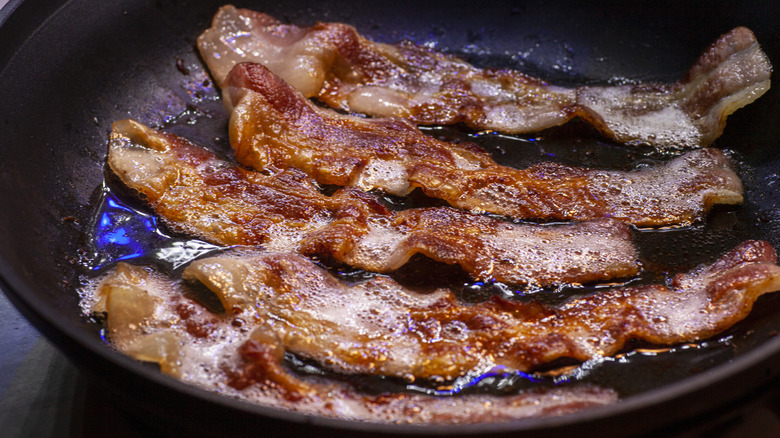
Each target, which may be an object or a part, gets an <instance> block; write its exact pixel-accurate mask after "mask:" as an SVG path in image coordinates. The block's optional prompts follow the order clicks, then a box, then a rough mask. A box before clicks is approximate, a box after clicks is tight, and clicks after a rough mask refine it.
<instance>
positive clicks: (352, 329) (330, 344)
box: [183, 241, 780, 381]
mask: <svg viewBox="0 0 780 438" xmlns="http://www.w3.org/2000/svg"><path fill="white" fill-rule="evenodd" d="M183 277H184V278H185V279H197V280H198V281H200V282H202V283H203V284H204V285H205V286H207V287H208V288H209V289H210V290H212V291H213V292H214V293H215V294H216V295H217V296H218V297H219V299H220V300H221V301H222V303H223V305H224V307H225V308H227V309H233V311H234V312H236V313H237V314H240V315H242V318H244V319H251V320H254V321H258V327H257V328H255V331H254V333H253V334H252V336H251V338H250V339H251V341H252V342H256V343H257V344H258V345H270V346H271V347H268V348H275V349H278V350H279V353H278V357H281V355H282V353H281V352H282V351H287V352H291V353H294V354H296V355H298V356H301V357H305V358H308V359H310V360H314V361H316V362H317V363H318V364H320V365H321V366H322V367H325V368H327V369H330V370H332V371H334V372H338V373H347V374H361V375H363V374H369V375H382V376H394V377H399V378H405V379H407V380H413V379H416V378H423V379H433V380H434V381H451V380H453V379H455V378H458V377H461V376H464V375H467V374H469V373H475V372H476V373H480V372H486V371H488V370H490V369H492V368H494V367H497V366H500V367H505V368H509V369H513V370H517V371H529V370H534V369H536V368H537V367H539V366H541V365H544V364H547V363H550V362H551V361H554V360H556V359H559V358H572V359H576V360H579V361H585V360H589V359H594V358H599V357H605V356H611V355H614V354H615V353H617V352H618V351H619V350H620V349H621V348H623V346H624V345H625V344H626V342H627V341H628V340H630V339H641V340H645V341H649V342H652V343H655V344H665V345H673V344H678V343H683V342H691V341H696V340H701V339H706V338H708V337H710V336H713V335H715V334H717V333H719V332H721V331H723V330H725V329H726V328H728V327H730V326H732V325H733V324H735V323H736V322H738V321H740V320H741V319H743V318H744V317H745V316H747V314H748V313H749V312H750V310H751V308H752V306H753V303H754V302H755V301H756V299H757V298H758V297H759V296H761V295H762V294H765V293H768V292H773V291H778V290H780V266H777V254H776V253H775V251H774V249H773V248H772V247H771V245H770V244H769V243H767V242H764V241H747V242H744V243H742V244H740V245H739V246H737V247H736V248H734V249H733V250H732V251H730V252H728V253H726V254H725V255H723V256H722V257H721V259H719V260H718V261H716V262H714V263H713V264H711V265H709V266H705V267H702V268H699V269H696V270H694V271H692V272H689V273H687V274H679V275H677V276H676V277H675V278H674V280H673V281H672V282H671V285H670V287H667V286H663V285H651V286H639V287H623V288H617V289H612V290H608V291H604V292H600V293H596V294H593V295H590V296H585V297H579V298H573V299H571V300H569V301H568V302H566V303H565V304H563V305H562V306H560V307H551V306H547V305H543V304H540V303H537V302H517V301H508V300H506V299H501V298H497V297H495V298H493V299H491V300H489V301H486V302H481V303H478V304H474V305H465V304H462V303H460V302H459V301H458V300H456V298H455V296H454V294H453V292H451V291H449V290H446V289H439V290H437V291H435V292H432V293H419V292H415V291H412V290H410V289H407V288H405V287H402V286H401V285H399V284H397V283H396V282H394V281H393V280H391V279H389V278H386V277H377V278H374V279H372V280H368V281H366V282H362V283H358V284H354V285H348V284H345V283H344V282H341V281H339V280H337V279H336V278H334V277H333V276H332V275H331V274H329V273H328V272H326V271H324V270H323V269H322V268H319V267H317V266H316V265H314V264H313V263H312V262H311V261H309V260H307V259H305V258H303V257H301V256H298V255H291V254H260V255H256V256H244V257H214V258H208V259H201V260H197V261H195V262H193V263H192V264H191V265H190V266H188V267H187V268H186V269H185V271H184V273H183Z"/></svg>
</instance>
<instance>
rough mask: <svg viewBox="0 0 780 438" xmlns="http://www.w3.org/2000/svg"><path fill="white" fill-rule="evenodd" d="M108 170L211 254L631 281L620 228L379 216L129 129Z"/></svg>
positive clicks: (525, 281) (536, 278) (529, 278)
mask: <svg viewBox="0 0 780 438" xmlns="http://www.w3.org/2000/svg"><path fill="white" fill-rule="evenodd" d="M108 164H109V166H110V167H111V169H112V170H113V171H114V173H115V174H116V175H118V176H119V178H120V179H121V180H122V182H123V183H124V184H126V185H127V186H128V187H130V188H132V189H135V190H137V191H138V192H140V193H141V194H142V195H143V196H144V198H145V199H146V201H147V202H149V204H150V205H151V206H152V208H153V209H154V210H155V212H156V213H157V214H158V215H159V216H161V217H162V218H163V219H164V220H165V221H166V222H167V224H168V225H169V226H171V227H172V228H173V229H175V230H177V231H181V232H184V233H187V234H190V235H195V236H198V237H201V238H204V239H206V240H208V241H210V242H213V243H216V244H220V245H226V246H229V245H263V246H264V247H265V248H266V249H269V250H276V251H288V252H289V251H298V252H302V253H305V254H308V255H312V256H320V257H326V258H331V259H334V260H335V261H336V262H341V263H346V264H349V265H352V266H355V267H358V268H363V269H368V270H372V271H376V272H389V271H393V270H396V269H398V268H399V267H401V266H402V265H404V264H405V263H406V262H407V261H408V260H409V258H410V257H411V256H412V255H414V254H418V253H419V254H423V255H425V256H427V257H429V258H431V259H434V260H437V261H440V262H445V263H450V264H459V265H460V266H461V267H462V268H463V269H464V270H465V271H466V272H467V273H468V274H469V275H471V276H472V277H473V278H475V279H480V280H496V281H501V282H505V283H512V284H521V285H528V286H545V285H552V284H561V283H583V282H592V281H603V280H607V279H614V278H621V277H627V276H631V275H634V274H636V272H637V271H638V264H637V255H636V250H635V249H634V247H633V245H632V243H631V235H630V231H629V230H628V227H627V226H626V225H624V224H622V223H620V222H618V221H615V220H609V219H604V220H600V221H595V222H593V223H579V224H563V225H562V224H558V225H547V226H543V225H530V224H513V223H509V222H504V221H500V220H497V219H493V218H488V217H482V216H476V215H472V214H469V213H466V212H462V211H458V210H454V209H451V208H448V207H442V208H427V209H411V210H406V211H402V212H395V211H391V210H389V209H387V208H386V207H385V206H384V205H383V204H381V203H380V202H379V200H378V199H377V198H376V197H375V196H374V195H371V194H367V193H364V192H361V191H359V190H355V189H351V188H345V189H342V190H340V191H338V192H337V193H335V194H334V195H333V196H331V197H328V196H325V195H323V194H322V193H320V192H319V191H318V190H317V187H316V186H315V184H314V182H313V181H311V180H310V179H308V178H306V177H305V176H304V175H302V174H301V172H299V171H295V170H288V171H285V172H279V173H275V174H272V175H264V174H262V173H259V172H253V171H248V170H244V169H242V168H239V167H237V166H235V165H233V164H230V163H228V162H226V161H224V160H220V159H218V158H217V157H216V156H215V155H214V154H213V153H212V152H209V151H208V150H206V149H204V148H201V147H199V146H195V145H193V144H191V143H189V142H187V141H185V140H184V139H182V138H179V137H176V136H174V135H171V134H166V133H163V132H159V131H155V130H153V129H150V128H148V127H145V126H143V125H141V124H139V123H137V122H134V121H132V120H124V121H119V122H116V123H115V124H114V130H113V132H112V134H111V140H110V145H109V155H108Z"/></svg>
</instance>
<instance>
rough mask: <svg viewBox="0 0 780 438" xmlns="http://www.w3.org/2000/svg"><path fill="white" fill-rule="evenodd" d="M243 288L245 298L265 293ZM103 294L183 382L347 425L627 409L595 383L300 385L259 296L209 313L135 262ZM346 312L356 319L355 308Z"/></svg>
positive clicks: (136, 352)
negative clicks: (260, 330)
mask: <svg viewBox="0 0 780 438" xmlns="http://www.w3.org/2000/svg"><path fill="white" fill-rule="evenodd" d="M267 255H268V256H269V257H281V258H276V259H275V260H276V262H281V263H284V259H285V258H288V257H289V258H290V260H291V261H292V263H304V265H303V266H304V267H305V268H306V270H305V271H302V272H299V273H295V274H293V275H294V276H301V278H308V279H309V280H316V278H313V277H312V276H311V274H312V272H310V271H308V270H309V269H311V268H314V269H315V272H314V274H315V277H316V275H319V272H318V271H316V270H317V269H318V268H315V267H314V265H312V264H310V262H306V261H305V259H303V258H302V257H300V256H295V255H291V254H286V255H283V254H275V255H270V254H267ZM269 261H271V259H269ZM286 273H289V271H285V274H286ZM213 279H214V278H213V277H212V280H213ZM269 279H270V278H269ZM287 280H289V279H285V281H287ZM278 284H280V285H281V283H278ZM226 286H227V284H226ZM234 286H235V287H237V288H238V289H237V290H236V291H237V292H238V291H240V293H241V294H243V293H244V292H245V291H250V290H255V289H256V288H263V287H265V286H263V285H252V284H248V283H247V284H241V285H239V284H236V285H234ZM341 286H343V284H342V285H341ZM258 290H259V289H258ZM96 292H97V293H96V295H95V296H93V297H91V298H92V299H93V300H94V302H93V307H92V310H93V311H94V312H97V313H100V314H105V315H107V318H106V321H107V328H108V335H109V338H110V340H111V344H112V345H113V346H115V347H116V348H117V349H119V350H120V351H122V352H124V353H126V354H128V355H129V356H131V357H134V358H136V359H138V360H141V361H146V362H153V363H157V364H159V365H160V369H161V371H162V372H163V373H165V374H167V375H170V376H172V377H175V378H177V379H180V380H182V381H183V382H186V383H188V384H191V385H195V386H197V387H200V388H203V389H206V390H209V391H217V392H219V393H221V394H225V395H228V396H232V397H236V398H239V399H242V400H245V401H247V402H251V403H258V404H263V405H266V406H274V407H277V408H282V409H289V410H293V411H298V412H301V413H305V414H309V415H318V416H327V417H336V418H340V419H345V420H360V421H372V422H387V423H415V424H419V423H424V424H431V423H479V422H496V421H511V420H517V419H521V418H527V417H540V416H551V415H562V414H566V413H569V412H575V411H578V410H582V409H586V408H590V407H597V406H604V405H607V404H611V403H614V402H615V401H617V393H616V392H615V391H613V390H611V389H607V388H601V387H597V386H594V385H589V384H574V385H565V386H559V387H555V388H544V387H538V388H534V389H529V390H526V391H521V392H518V393H515V394H511V395H504V396H499V395H486V394H472V395H460V396H453V397H437V396H428V395H424V394H420V393H414V392H398V393H389V392H387V393H382V394H375V395H371V394H368V393H366V392H365V391H361V390H360V389H359V388H355V387H353V386H351V385H349V384H345V383H343V382H339V381H337V380H333V379H325V378H318V377H316V376H308V377H306V378H304V377H299V376H297V375H295V374H294V373H293V372H291V371H290V370H289V369H287V368H286V367H285V366H284V365H283V363H282V355H283V354H284V349H283V348H282V347H281V346H280V345H278V344H276V343H273V342H261V341H260V339H262V337H261V336H259V334H255V333H254V329H255V328H256V327H257V326H258V324H263V322H262V321H260V320H258V319H256V318H254V317H252V316H251V315H250V314H248V313H246V312H245V310H246V307H245V306H246V305H249V304H250V303H249V300H248V298H250V297H249V295H244V296H243V297H241V296H239V295H238V294H236V295H234V296H231V297H228V296H224V295H223V298H227V299H228V302H230V303H231V304H236V305H238V307H236V308H235V309H234V310H230V311H221V310H217V311H213V310H209V307H207V306H205V305H204V304H203V302H202V301H199V300H197V299H194V298H193V294H192V293H190V292H188V287H186V286H185V285H183V284H182V283H180V282H178V281H174V280H172V279H170V278H167V277H165V276H163V275H161V274H159V273H157V272H154V271H153V270H151V269H149V268H143V267H139V266H133V265H129V264H127V263H119V265H118V266H117V267H116V269H115V270H113V271H111V272H110V273H109V274H107V275H106V276H105V277H104V278H103V279H102V281H101V282H100V285H99V286H98V287H97V289H96ZM334 292H335V291H334ZM376 292H377V293H384V292H390V293H392V292H393V290H387V291H382V290H377V291H376ZM340 313H341V315H343V316H345V317H346V316H348V315H350V311H345V309H341V312H340Z"/></svg>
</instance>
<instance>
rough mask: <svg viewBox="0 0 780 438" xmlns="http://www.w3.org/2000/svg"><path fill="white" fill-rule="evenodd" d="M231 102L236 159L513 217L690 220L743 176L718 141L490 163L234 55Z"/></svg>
mask: <svg viewBox="0 0 780 438" xmlns="http://www.w3.org/2000/svg"><path fill="white" fill-rule="evenodd" d="M225 97H226V98H225V100H226V102H228V103H229V104H231V105H234V108H233V113H232V116H231V121H230V140H231V144H232V146H233V148H234V149H235V151H236V156H237V158H238V160H239V162H240V163H242V164H244V165H246V166H250V167H253V168H255V169H258V170H261V169H267V168H277V169H287V168H289V167H295V168H298V169H301V170H303V171H305V172H306V173H308V174H309V175H312V176H313V177H314V178H315V179H316V180H317V181H319V182H320V183H323V184H335V185H342V186H353V187H358V188H360V189H362V190H372V189H381V190H383V191H385V192H387V193H391V194H395V195H405V194H408V193H409V192H411V191H412V190H413V189H414V188H415V187H421V188H422V189H423V190H424V192H425V193H426V194H427V195H429V196H432V197H437V198H441V199H444V200H445V201H447V202H448V203H449V204H450V205H452V206H454V207H458V208H462V209H466V210H470V211H472V212H475V213H479V212H486V211H487V212H491V213H497V214H501V215H505V216H510V217H513V218H518V219H526V218H534V219H535V218H543V219H558V220H560V219H563V220H588V219H595V218H602V217H612V218H616V219H619V220H622V221H625V222H628V223H631V224H635V225H640V226H664V225H672V224H690V223H692V222H694V221H696V220H697V219H700V218H702V217H703V216H704V215H705V214H706V213H707V212H708V211H709V210H710V209H711V207H712V206H713V205H715V204H738V203H741V202H742V183H741V182H740V180H739V178H738V177H737V175H736V174H735V173H734V172H733V171H732V170H731V166H730V163H729V160H728V159H727V158H726V157H725V156H724V154H723V153H722V152H721V151H719V150H716V149H703V150H698V151H693V152H689V153H687V154H685V155H683V156H682V157H679V158H676V159H674V160H672V161H670V162H669V163H667V164H665V165H661V166H657V167H655V168H648V169H643V170H639V171H633V172H618V171H602V170H592V169H582V168H575V167H568V166H564V165H560V164H554V163H544V164H539V165H536V166H532V167H530V168H528V169H522V170H519V169H513V168H510V167H506V166H500V165H498V164H497V163H496V162H495V161H493V159H492V158H491V157H490V156H489V155H488V154H487V153H486V152H485V151H483V150H481V149H479V148H477V147H476V146H474V145H470V144H451V143H445V142H442V141H439V140H436V139H434V138H432V137H429V136H426V135H424V134H423V133H422V132H420V131H419V130H418V129H417V128H416V127H415V126H414V125H412V124H410V123H408V122H406V121H402V120H399V119H364V118H359V117H354V116H347V115H340V114H337V113H336V112H334V111H331V110H327V109H323V108H319V107H317V106H315V105H314V104H312V103H311V102H310V101H309V100H307V99H305V98H304V97H303V95H301V94H300V93H299V92H298V91H296V90H295V89H293V88H292V87H291V86H289V85H288V84H287V83H285V82H284V81H282V80H281V79H279V78H278V77H277V76H275V75H274V74H273V73H271V72H270V71H269V70H268V69H266V68H265V67H263V66H262V65H260V64H239V65H237V66H236V67H235V68H234V69H233V70H232V71H231V72H230V74H229V75H228V77H227V80H226V82H225Z"/></svg>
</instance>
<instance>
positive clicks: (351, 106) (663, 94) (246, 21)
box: [198, 5, 772, 148]
mask: <svg viewBox="0 0 780 438" xmlns="http://www.w3.org/2000/svg"><path fill="white" fill-rule="evenodd" d="M198 47H199V49H200V52H201V55H202V56H203V59H204V60H205V61H206V63H207V64H208V67H209V69H210V70H211V73H212V75H213V77H214V78H215V79H216V81H217V83H218V84H220V85H221V84H222V83H223V81H224V80H225V78H226V77H227V74H228V72H229V71H230V69H231V68H233V66H234V65H236V64H239V63H241V62H257V63H261V64H264V65H265V66H267V67H268V68H269V69H270V70H271V71H273V72H274V73H276V74H277V75H279V76H280V77H282V78H283V79H284V80H285V81H287V82H289V83H290V84H291V85H293V86H294V87H296V88H297V89H299V90H300V91H301V92H302V93H303V94H304V95H305V96H307V97H316V98H318V99H319V100H321V101H323V102H326V103H327V104H329V105H331V106H332V107H334V108H339V109H343V110H347V111H354V112H361V113H365V114H370V115H373V116H382V117H387V116H394V117H403V118H407V119H409V120H412V121H413V122H415V123H418V124H438V125H441V124H452V123H463V124H466V125H468V126H470V127H472V128H476V129H480V130H483V129H489V130H498V131H502V132H507V133H524V132H536V131H540V130H542V129H545V128H549V127H552V126H557V125H561V124H563V123H565V122H567V121H569V120H571V119H572V118H574V117H577V116H579V117H582V118H583V119H585V120H587V121H589V122H590V123H591V124H593V126H594V127H596V128H597V129H598V130H599V131H601V132H602V133H603V134H604V135H605V136H607V137H609V138H612V139H614V140H615V141H618V142H621V143H627V144H646V145H652V146H655V147H659V148H690V147H703V146H707V145H709V144H711V143H712V142H713V141H714V140H715V139H716V138H717V137H718V136H720V135H721V133H722V132H723V129H724V127H725V124H726V117H727V116H728V115H729V114H731V113H733V112H734V111H736V110H737V109H739V108H741V107H743V106H745V105H747V104H749V103H751V102H753V101H754V100H755V99H757V98H758V97H760V96H761V95H762V94H763V93H765V92H766V91H767V90H768V89H769V86H770V75H771V72H772V68H771V65H770V63H769V60H768V59H767V57H766V55H765V54H764V53H763V51H762V50H761V48H760V46H759V44H758V42H757V41H756V39H755V36H754V35H753V33H752V32H751V31H750V30H749V29H746V28H742V27H741V28H736V29H734V30H732V31H731V32H728V33H726V34H724V35H723V36H721V37H720V38H718V39H717V40H716V41H715V42H714V43H713V44H712V45H711V46H710V47H709V48H707V49H706V50H705V51H704V53H703V54H702V55H701V57H700V58H699V59H698V60H697V61H696V62H695V63H694V64H693V66H692V67H691V68H690V70H689V71H688V74H687V75H686V76H685V77H684V78H683V79H681V80H679V81H677V82H675V83H673V84H641V85H625V86H605V87H589V86H586V87H580V88H576V89H570V88H562V87H556V86H553V85H548V84H546V83H545V82H544V81H542V80H541V79H537V78H533V77H529V76H527V75H525V74H523V73H520V72H517V71H513V70H495V69H479V68H476V67H474V66H472V65H469V64H468V63H466V62H464V61H462V60H460V59H458V58H456V57H454V56H450V55H446V54H442V53H438V52H435V51H433V50H430V49H428V48H425V47H420V46H416V45H414V44H412V43H409V42H405V43H401V44H397V45H390V44H382V43H377V42H373V41H370V40H368V39H366V38H364V37H363V36H361V35H360V34H358V32H357V31H356V30H355V28H353V27H351V26H348V25H346V24H342V23H317V24H316V25H314V26H311V27H299V26H296V25H294V24H284V23H282V22H280V21H279V20H277V19H275V18H273V17H271V16H269V15H267V14H263V13H260V12H254V11H250V10H247V9H236V8H235V7H233V6H230V5H227V6H223V7H222V8H221V9H220V10H219V11H218V12H217V14H216V15H215V17H214V20H213V23H212V27H211V28H209V29H208V30H206V31H205V32H203V34H201V36H200V37H199V38H198Z"/></svg>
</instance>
